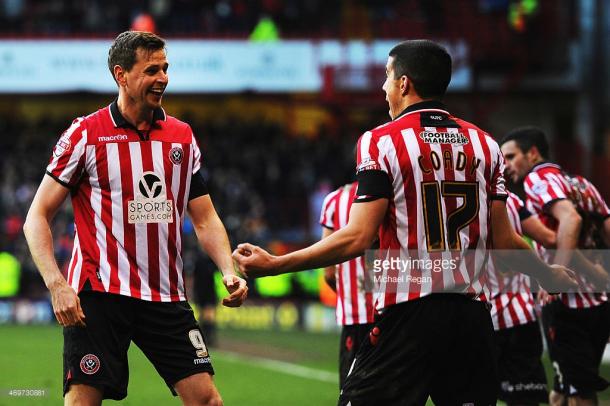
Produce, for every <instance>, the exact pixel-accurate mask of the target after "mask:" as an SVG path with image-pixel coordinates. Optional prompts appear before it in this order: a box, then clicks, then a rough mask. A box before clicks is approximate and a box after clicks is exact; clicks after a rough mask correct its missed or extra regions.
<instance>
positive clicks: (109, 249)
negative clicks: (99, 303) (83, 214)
mask: <svg viewBox="0 0 610 406" xmlns="http://www.w3.org/2000/svg"><path fill="white" fill-rule="evenodd" d="M95 164H96V170H97V177H98V182H99V185H100V189H101V212H102V223H103V224H104V225H105V228H106V236H105V238H106V257H107V260H108V265H109V266H110V283H109V286H108V292H110V293H119V292H120V290H121V282H120V281H119V269H118V267H119V259H118V252H117V247H116V241H115V240H114V238H112V197H111V196H110V190H111V189H110V181H109V178H108V165H111V163H110V162H108V159H107V151H106V145H104V144H102V145H97V146H96V147H95Z"/></svg>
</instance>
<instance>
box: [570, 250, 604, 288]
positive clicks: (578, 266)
mask: <svg viewBox="0 0 610 406" xmlns="http://www.w3.org/2000/svg"><path fill="white" fill-rule="evenodd" d="M570 267H571V268H572V269H573V270H574V271H576V272H578V273H580V274H582V275H585V276H586V277H587V280H588V281H590V282H593V283H594V284H595V285H596V286H597V287H603V288H605V287H606V284H607V283H608V273H607V271H606V270H605V269H604V268H603V267H601V266H600V265H596V264H595V263H593V262H592V261H591V260H589V258H587V256H586V255H585V253H583V252H582V251H581V250H579V249H576V250H574V251H573V254H572V258H571V261H570Z"/></svg>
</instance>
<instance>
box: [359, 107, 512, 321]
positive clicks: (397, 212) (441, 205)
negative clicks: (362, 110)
mask: <svg viewBox="0 0 610 406" xmlns="http://www.w3.org/2000/svg"><path fill="white" fill-rule="evenodd" d="M357 161H358V164H357V176H358V181H359V186H358V193H357V196H356V199H355V202H363V201H368V200H372V199H376V198H379V197H387V198H388V210H387V212H386V215H385V218H384V219H383V221H382V224H381V226H380V230H379V242H380V251H381V252H382V253H385V252H388V251H391V252H399V253H400V258H401V259H403V260H404V259H409V258H411V259H412V258H413V257H414V256H416V257H419V258H416V259H417V260H421V261H420V262H419V265H418V266H417V267H413V266H411V267H409V268H408V269H401V272H398V270H395V269H383V270H382V271H380V272H379V273H378V275H376V276H375V282H376V283H377V285H376V288H375V304H376V307H377V309H379V310H381V309H383V308H385V307H387V306H390V305H393V304H395V303H401V302H406V301H408V300H413V299H417V298H420V297H423V296H426V295H429V294H430V293H433V292H461V293H464V294H467V295H470V296H473V297H476V296H478V295H480V294H481V293H482V292H483V290H484V289H486V282H485V279H486V275H487V272H485V270H486V268H487V259H488V253H487V250H486V247H487V246H488V245H489V243H490V238H491V235H490V232H489V231H490V227H489V217H490V210H489V209H490V206H491V201H492V199H502V200H504V199H506V197H507V195H506V189H505V185H504V176H503V173H504V157H503V156H502V154H501V152H500V148H499V146H498V144H497V143H496V142H495V141H494V140H493V138H491V137H490V136H489V135H488V134H487V133H485V132H484V131H482V130H480V129H479V128H477V127H476V126H474V125H473V124H470V123H468V122H466V121H464V120H461V119H459V118H457V117H454V116H452V115H450V114H449V113H448V112H447V111H446V110H445V109H444V107H443V105H442V104H441V103H439V102H435V101H426V102H421V103H417V104H415V105H412V106H410V107H409V108H407V109H406V110H405V111H404V112H403V113H402V115H400V116H399V117H397V118H396V119H395V120H393V121H391V122H389V123H387V124H384V125H382V126H379V127H377V128H375V129H373V130H371V131H368V132H366V133H364V134H363V135H362V136H361V137H360V139H359V141H358V154H357ZM385 184H387V187H384V188H385V189H384V190H387V192H383V191H380V190H381V188H380V185H385ZM382 255H385V254H382ZM392 255H395V254H392ZM386 259H387V258H386ZM440 260H444V261H445V264H448V263H450V262H452V263H453V264H455V266H454V267H452V269H442V270H441V271H439V270H438V269H437V268H435V269H430V268H429V267H427V266H426V264H432V263H439V262H438V261H440Z"/></svg>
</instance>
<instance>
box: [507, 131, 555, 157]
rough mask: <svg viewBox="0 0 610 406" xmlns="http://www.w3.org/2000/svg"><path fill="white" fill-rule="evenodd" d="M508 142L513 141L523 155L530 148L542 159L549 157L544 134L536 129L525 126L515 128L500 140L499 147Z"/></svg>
mask: <svg viewBox="0 0 610 406" xmlns="http://www.w3.org/2000/svg"><path fill="white" fill-rule="evenodd" d="M509 141H515V143H516V144H517V146H518V147H519V149H520V150H521V151H522V152H523V153H526V152H528V151H529V150H530V149H532V147H536V148H537V149H538V152H540V155H541V156H542V158H544V159H547V158H548V156H549V143H548V142H547V140H546V136H545V135H544V132H543V131H542V130H541V129H540V128H538V127H533V126H526V127H518V128H515V129H514V130H511V131H509V132H508V134H506V135H505V136H504V138H502V140H501V141H500V145H503V144H506V143H507V142H509Z"/></svg>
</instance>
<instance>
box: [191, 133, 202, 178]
mask: <svg viewBox="0 0 610 406" xmlns="http://www.w3.org/2000/svg"><path fill="white" fill-rule="evenodd" d="M189 129H190V128H189ZM191 139H192V141H191V148H192V151H193V167H192V169H191V174H195V173H197V172H198V171H199V169H201V159H202V158H201V150H200V149H199V144H198V143H197V139H195V134H193V132H192V130H191Z"/></svg>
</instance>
